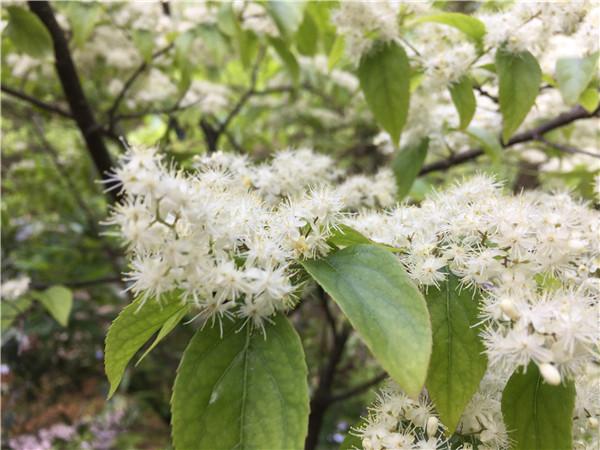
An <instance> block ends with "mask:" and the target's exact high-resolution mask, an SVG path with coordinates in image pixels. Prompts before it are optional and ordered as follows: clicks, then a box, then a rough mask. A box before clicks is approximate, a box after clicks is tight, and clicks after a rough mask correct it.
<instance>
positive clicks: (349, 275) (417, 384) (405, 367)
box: [301, 244, 431, 397]
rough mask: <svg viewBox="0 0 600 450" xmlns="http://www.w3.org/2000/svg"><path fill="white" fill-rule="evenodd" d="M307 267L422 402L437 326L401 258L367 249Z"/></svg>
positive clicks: (371, 247)
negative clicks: (432, 326)
mask: <svg viewBox="0 0 600 450" xmlns="http://www.w3.org/2000/svg"><path fill="white" fill-rule="evenodd" d="M301 264H302V265H303V266H304V268H305V269H306V271H307V272H308V273H309V274H310V275H311V276H312V277H313V278H314V279H315V280H316V281H317V282H318V283H319V284H320V285H321V286H322V287H323V289H325V291H326V292H327V293H328V294H329V295H330V296H331V297H332V298H333V299H334V300H335V301H336V303H337V304H338V305H339V306H340V308H341V310H342V311H343V312H344V314H345V315H346V317H347V318H348V320H349V321H350V323H351V324H352V326H353V327H354V328H355V329H356V331H358V333H359V334H360V336H361V337H362V338H363V340H364V341H365V343H366V344H367V346H368V347H369V349H370V350H371V352H372V353H373V355H375V358H376V359H377V360H378V361H379V363H380V364H381V366H382V367H383V368H384V369H385V370H386V371H387V372H388V373H389V374H390V376H391V377H392V378H393V379H394V380H395V381H396V382H397V383H398V384H399V385H400V387H401V388H402V389H403V390H404V391H405V392H406V393H407V394H408V395H410V396H413V397H416V396H417V395H418V394H419V392H420V391H421V388H422V387H423V384H424V383H425V378H426V376H427V367H428V365H429V356H430V354H431V325H430V323H429V313H428V312H427V306H426V304H425V299H424V298H423V296H422V295H421V293H420V292H419V290H418V289H417V287H416V286H415V285H414V284H413V282H412V281H411V280H410V279H409V278H408V276H407V275H406V272H405V271H404V269H403V268H402V265H401V264H400V262H399V261H398V259H397V258H396V257H395V256H394V255H392V254H391V253H390V252H388V251H386V250H383V249H381V248H380V247H377V246H374V245H363V244H361V245H353V246H350V247H346V248H345V249H343V250H340V251H336V252H332V253H331V254H329V255H328V256H327V257H326V258H323V259H318V260H307V261H303V262H302V263H301Z"/></svg>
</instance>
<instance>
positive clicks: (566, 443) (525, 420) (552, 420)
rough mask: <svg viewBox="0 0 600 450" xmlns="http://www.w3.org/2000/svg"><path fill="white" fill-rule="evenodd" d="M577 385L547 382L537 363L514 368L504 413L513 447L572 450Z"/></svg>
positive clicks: (509, 382)
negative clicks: (522, 368) (525, 369)
mask: <svg viewBox="0 0 600 450" xmlns="http://www.w3.org/2000/svg"><path fill="white" fill-rule="evenodd" d="M574 406H575V386H574V384H573V382H572V381H568V382H567V383H563V384H561V385H558V386H551V385H549V384H547V383H545V382H544V380H543V378H542V377H541V375H540V372H539V370H538V368H537V366H536V365H535V363H533V362H532V363H530V364H529V367H527V372H526V373H523V372H522V371H521V370H520V369H518V370H517V371H515V373H513V375H512V376H511V377H510V380H508V383H507V385H506V387H505V388H504V392H503V393H502V415H503V417H504V423H505V424H506V429H507V430H508V432H509V437H510V439H511V441H512V442H513V445H512V446H511V449H513V450H548V449H552V450H571V449H572V448H573V442H572V426H573V408H574Z"/></svg>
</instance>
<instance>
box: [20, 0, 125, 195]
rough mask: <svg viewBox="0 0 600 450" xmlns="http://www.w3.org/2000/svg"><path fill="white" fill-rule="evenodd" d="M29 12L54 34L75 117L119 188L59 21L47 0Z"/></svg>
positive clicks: (105, 174) (103, 171)
mask: <svg viewBox="0 0 600 450" xmlns="http://www.w3.org/2000/svg"><path fill="white" fill-rule="evenodd" d="M28 3H29V9H30V10H31V11H32V12H33V13H34V14H35V15H36V16H38V17H39V19H40V20H41V21H42V23H43V24H44V25H45V27H46V28H47V29H48V31H49V32H50V36H51V37H52V42H53V44H54V57H55V67H56V72H57V74H58V78H59V79H60V84H61V86H62V89H63V91H64V94H65V97H66V99H67V102H68V103H69V108H70V110H71V115H72V116H73V119H74V120H75V122H76V123H77V127H78V128H79V131H80V132H81V134H82V135H83V139H84V140H85V143H86V146H87V149H88V151H89V153H90V156H91V157H92V160H93V162H94V165H95V167H96V169H97V171H98V173H99V175H100V177H102V179H103V180H104V181H105V183H106V187H107V188H113V187H115V184H116V181H115V180H111V179H110V176H109V172H110V170H111V169H112V165H113V164H112V159H111V157H110V154H109V152H108V149H107V147H106V145H105V143H104V139H103V137H104V136H103V130H102V127H101V126H100V125H99V124H98V122H96V119H95V117H94V113H93V112H92V109H91V108H90V105H89V102H88V100H87V98H86V96H85V93H84V92H83V88H82V86H81V82H80V81H79V76H78V74H77V69H76V68H75V64H74V62H73V58H72V57H71V51H70V50H69V44H68V42H67V39H66V37H65V34H64V32H63V30H62V29H61V28H60V25H59V24H58V22H57V21H56V17H55V16H54V11H53V10H52V7H51V6H50V3H49V2H47V1H30V2H28ZM109 195H110V197H111V199H112V200H116V199H117V192H116V190H111V191H109Z"/></svg>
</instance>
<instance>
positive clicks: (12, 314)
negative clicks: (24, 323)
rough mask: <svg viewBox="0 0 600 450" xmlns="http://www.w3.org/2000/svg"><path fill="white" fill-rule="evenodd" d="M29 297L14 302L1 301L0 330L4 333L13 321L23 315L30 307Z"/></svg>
mask: <svg viewBox="0 0 600 450" xmlns="http://www.w3.org/2000/svg"><path fill="white" fill-rule="evenodd" d="M31 303H32V301H31V299H30V298H29V297H21V298H17V299H15V300H2V302H0V317H1V321H0V330H1V332H2V333H4V332H5V331H6V330H8V329H9V328H10V326H11V325H12V324H13V322H14V321H15V319H16V318H17V317H19V315H21V314H23V313H24V312H25V311H27V310H28V309H29V307H30V306H31Z"/></svg>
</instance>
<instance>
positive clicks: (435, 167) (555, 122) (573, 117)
mask: <svg viewBox="0 0 600 450" xmlns="http://www.w3.org/2000/svg"><path fill="white" fill-rule="evenodd" d="M599 113H600V108H598V109H596V110H595V111H594V112H592V113H590V112H588V111H586V110H585V109H584V108H582V107H581V106H576V107H574V108H573V109H571V110H570V111H567V112H565V113H562V114H559V115H558V116H557V117H555V118H554V119H552V120H549V121H547V122H545V123H543V124H541V125H540V126H538V127H536V128H533V129H531V130H528V131H524V132H522V133H518V134H515V135H514V136H513V137H512V138H511V139H510V140H509V141H508V142H507V143H503V144H502V147H504V148H509V147H512V146H513V145H516V144H521V143H523V142H529V141H534V140H536V139H537V138H538V137H540V136H543V135H544V134H546V133H548V132H550V131H552V130H555V129H557V128H560V127H564V126H566V125H569V124H570V123H572V122H575V121H577V120H580V119H589V118H592V117H597V116H598V115H599ZM484 153H485V152H484V150H483V149H482V148H480V147H478V148H473V149H471V150H466V151H464V152H461V153H458V154H456V155H454V156H452V157H451V158H448V159H444V160H441V161H436V162H433V163H431V164H427V165H425V166H423V168H422V169H421V171H420V172H419V176H422V175H425V174H428V173H431V172H436V171H439V170H447V169H449V168H451V167H453V166H457V165H459V164H464V163H466V162H468V161H472V160H474V159H477V158H478V157H479V156H481V155H483V154H484Z"/></svg>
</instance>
